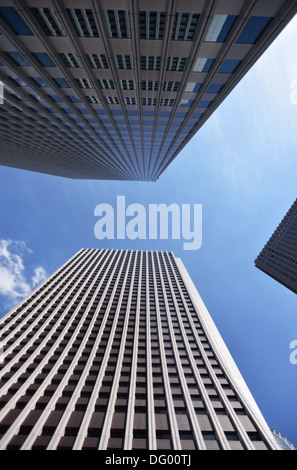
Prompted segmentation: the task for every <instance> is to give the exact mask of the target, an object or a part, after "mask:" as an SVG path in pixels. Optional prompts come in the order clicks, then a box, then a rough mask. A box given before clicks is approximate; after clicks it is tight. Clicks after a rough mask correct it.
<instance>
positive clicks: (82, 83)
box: [75, 78, 93, 88]
mask: <svg viewBox="0 0 297 470" xmlns="http://www.w3.org/2000/svg"><path fill="white" fill-rule="evenodd" d="M75 83H76V84H77V86H78V87H79V88H93V87H92V83H91V82H90V80H89V79H88V78H76V79H75Z"/></svg>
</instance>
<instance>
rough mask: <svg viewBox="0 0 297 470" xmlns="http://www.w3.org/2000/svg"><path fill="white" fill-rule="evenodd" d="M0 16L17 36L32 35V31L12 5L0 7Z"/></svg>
mask: <svg viewBox="0 0 297 470" xmlns="http://www.w3.org/2000/svg"><path fill="white" fill-rule="evenodd" d="M0 17H1V18H2V19H3V20H4V21H5V23H6V24H8V26H9V27H10V29H12V31H13V32H14V34H16V35H17V36H33V33H32V31H31V30H30V29H29V28H28V26H27V25H26V23H25V22H24V20H23V19H22V18H21V17H20V15H19V14H18V12H17V11H16V10H15V9H14V8H13V7H0Z"/></svg>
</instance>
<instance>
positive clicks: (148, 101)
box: [142, 98, 157, 106]
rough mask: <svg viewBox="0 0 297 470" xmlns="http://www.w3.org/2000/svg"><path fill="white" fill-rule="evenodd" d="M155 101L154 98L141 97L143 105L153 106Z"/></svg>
mask: <svg viewBox="0 0 297 470" xmlns="http://www.w3.org/2000/svg"><path fill="white" fill-rule="evenodd" d="M156 103H157V100H156V98H142V104H143V105H144V106H155V105H156Z"/></svg>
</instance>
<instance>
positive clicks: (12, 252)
mask: <svg viewBox="0 0 297 470" xmlns="http://www.w3.org/2000/svg"><path fill="white" fill-rule="evenodd" d="M26 253H29V254H32V253H33V252H32V250H31V249H30V248H28V247H27V246H26V243H25V242H23V241H12V240H0V295H2V296H4V297H5V298H6V301H7V304H10V307H11V306H13V305H15V304H16V303H17V302H19V301H20V300H21V299H23V298H24V297H26V296H27V295H29V294H30V292H31V291H32V289H33V288H35V287H37V285H39V284H40V283H41V282H43V281H44V280H45V279H46V277H47V276H46V272H45V270H44V268H42V267H38V268H36V269H35V270H34V274H33V276H32V278H31V282H30V281H28V280H27V276H26V269H25V266H24V256H25V254H26Z"/></svg>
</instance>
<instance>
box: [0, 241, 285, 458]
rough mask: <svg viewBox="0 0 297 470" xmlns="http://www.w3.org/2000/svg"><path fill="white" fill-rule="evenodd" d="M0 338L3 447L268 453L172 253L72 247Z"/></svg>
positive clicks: (229, 363) (241, 386)
mask: <svg viewBox="0 0 297 470" xmlns="http://www.w3.org/2000/svg"><path fill="white" fill-rule="evenodd" d="M0 340H1V343H2V347H3V355H2V367H1V370H0V376H1V389H0V405H1V411H0V433H1V438H0V449H2V450H4V449H27V450H31V449H43V450H44V449H48V450H50V449H53V450H56V449H69V450H74V449H76V450H78V449H83V450H84V449H85V450H86V449H99V450H111V449H113V450H114V449H121V450H132V449H133V450H137V449H148V450H160V449H171V450H175V451H178V450H184V449H187V450H212V449H214V450H224V449H228V450H255V449H256V450H258V449H259V450H268V449H269V450H270V449H277V446H276V443H275V440H274V438H273V435H272V433H271V431H270V430H269V428H268V426H267V424H266V422H265V420H264V418H263V416H262V414H261V412H260V411H259V409H258V407H257V405H256V403H255V401H254V399H253V397H252V395H251V393H250V392H249V389H248V388H247V386H246V384H245V382H244V380H243V378H242V376H241V374H240V373H239V371H238V369H237V367H236V365H235V363H234V361H233V359H232V357H231V355H230V353H229V352H228V350H227V348H226V346H225V344H224V342H223V340H222V338H221V336H220V335H219V333H218V331H217V329H216V327H215V325H214V323H213V321H212V319H211V317H210V315H209V314H208V312H207V310H206V308H205V306H204V304H203V302H202V300H201V298H200V296H199V294H198V292H197V291H196V289H195V287H194V284H193V283H192V281H191V279H190V277H189V275H188V273H187V271H186V269H185V267H184V266H183V264H182V262H181V260H180V259H177V258H175V257H174V255H173V254H172V253H169V252H140V251H117V250H92V249H90V250H89V249H82V250H80V251H79V252H78V253H77V254H76V255H75V256H73V257H72V258H71V259H70V260H69V261H68V262H67V263H65V264H64V265H63V266H62V267H61V268H60V269H58V271H57V272H55V273H54V274H53V275H52V276H51V277H50V278H49V279H48V280H47V281H45V282H44V283H43V284H42V285H41V286H40V287H38V288H37V289H36V290H35V291H34V292H33V293H32V294H31V295H29V296H28V297H27V298H26V299H24V300H23V301H22V302H21V303H20V304H19V305H18V306H16V307H15V308H14V309H13V310H12V311H11V312H10V313H8V314H7V315H6V316H5V317H4V318H2V319H1V320H0Z"/></svg>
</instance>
